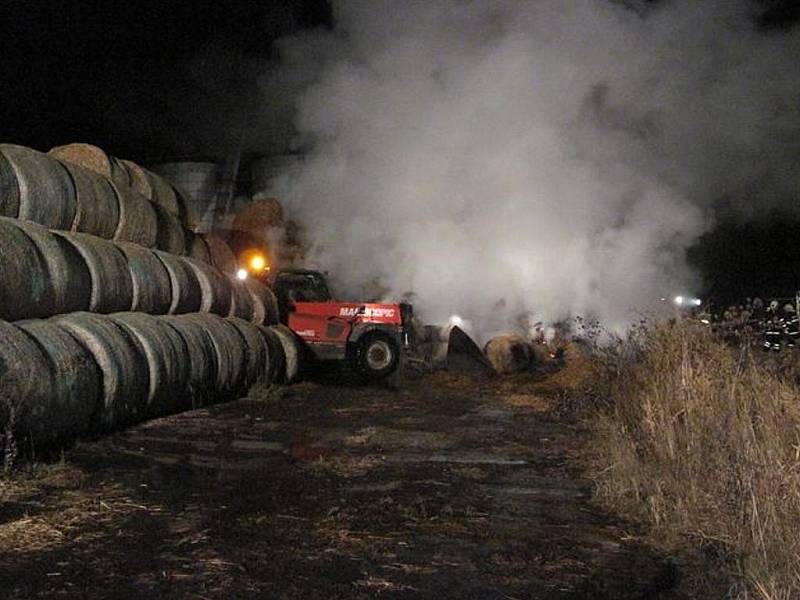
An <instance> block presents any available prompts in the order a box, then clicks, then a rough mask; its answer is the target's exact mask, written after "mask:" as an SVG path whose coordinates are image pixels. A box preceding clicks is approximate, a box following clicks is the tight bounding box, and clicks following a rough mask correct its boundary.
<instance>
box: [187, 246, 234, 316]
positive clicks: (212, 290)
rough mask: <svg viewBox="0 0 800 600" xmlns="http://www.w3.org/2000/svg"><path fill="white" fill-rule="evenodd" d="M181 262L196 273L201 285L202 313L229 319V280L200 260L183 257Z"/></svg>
mask: <svg viewBox="0 0 800 600" xmlns="http://www.w3.org/2000/svg"><path fill="white" fill-rule="evenodd" d="M181 260H183V261H184V262H185V263H186V264H187V265H189V267H190V268H191V269H192V270H193V271H194V274H195V277H197V281H198V282H199V283H200V290H201V293H202V296H201V297H202V301H201V303H200V312H208V313H213V314H215V315H220V316H223V317H227V316H228V314H230V311H231V284H230V281H229V280H228V278H227V277H225V276H224V275H223V274H222V273H220V272H219V271H218V270H217V269H215V268H214V267H212V266H211V265H209V264H206V263H204V262H201V261H199V260H194V259H193V258H187V257H182V258H181Z"/></svg>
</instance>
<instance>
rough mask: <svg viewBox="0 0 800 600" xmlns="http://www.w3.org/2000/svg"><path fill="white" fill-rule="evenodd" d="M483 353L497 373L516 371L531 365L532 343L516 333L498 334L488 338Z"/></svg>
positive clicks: (523, 369)
mask: <svg viewBox="0 0 800 600" xmlns="http://www.w3.org/2000/svg"><path fill="white" fill-rule="evenodd" d="M484 353H485V354H486V358H488V359H489V362H490V363H491V365H492V368H494V370H495V371H497V372H498V373H517V372H520V371H525V370H526V369H528V368H529V367H530V366H531V362H532V361H533V344H532V343H531V342H529V341H528V340H526V339H525V338H523V337H520V336H518V335H513V334H507V335H498V336H496V337H493V338H492V339H490V340H489V342H488V343H487V344H486V348H484Z"/></svg>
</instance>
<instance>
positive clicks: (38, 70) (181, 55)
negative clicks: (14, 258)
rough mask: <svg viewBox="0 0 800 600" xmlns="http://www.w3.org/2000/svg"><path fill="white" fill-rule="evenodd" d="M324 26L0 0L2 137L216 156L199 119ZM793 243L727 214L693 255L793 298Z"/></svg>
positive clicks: (292, 18)
mask: <svg viewBox="0 0 800 600" xmlns="http://www.w3.org/2000/svg"><path fill="white" fill-rule="evenodd" d="M760 4H761V7H762V13H761V18H760V26H761V27H764V28H769V29H787V28H791V27H793V26H795V24H796V23H797V22H798V20H800V3H798V2H796V1H793V0H780V1H762V2H761V3H760ZM331 23H332V13H331V7H330V5H329V2H327V1H325V0H291V1H273V2H270V1H267V0H262V1H234V2H218V3H189V2H163V1H153V2H147V1H143V0H127V1H125V2H119V1H113V0H112V1H108V2H100V1H82V2H78V1H75V0H71V1H64V0H2V4H0V39H1V40H2V42H3V46H2V52H0V81H2V85H3V91H2V94H0V117H1V118H0V141H3V142H11V143H17V144H23V145H27V146H32V147H34V148H37V149H40V150H47V149H48V148H50V147H52V146H54V145H59V144H63V143H69V142H73V141H83V142H89V143H93V144H96V145H99V146H101V147H103V148H104V149H106V150H107V151H108V152H109V153H111V154H114V155H117V156H123V157H129V158H132V159H134V160H138V161H140V162H144V163H147V162H157V161H159V160H165V159H168V158H174V157H180V156H186V155H195V156H200V155H207V157H208V158H218V157H214V156H211V155H210V154H211V153H212V152H213V151H210V150H209V140H208V139H204V138H203V137H202V135H199V134H197V133H196V130H197V127H196V125H197V123H198V122H203V121H207V120H213V119H215V118H221V119H223V120H224V118H225V114H230V113H232V112H235V111H237V110H241V108H242V103H243V102H247V101H248V100H247V99H248V98H249V97H250V96H251V95H252V93H254V90H255V83H254V81H253V73H254V70H253V68H252V67H253V65H260V64H265V63H268V62H269V61H270V60H271V59H273V58H274V57H275V49H274V45H273V42H274V40H275V39H277V38H279V37H281V36H284V35H287V34H289V33H292V32H294V31H297V30H299V29H302V28H306V27H329V26H330V25H331ZM198 56H200V57H202V56H206V57H210V58H212V59H213V58H214V57H218V58H220V60H219V61H218V63H217V68H219V64H222V65H223V66H224V65H226V64H229V65H230V71H228V72H224V76H225V78H226V79H225V80H224V81H222V82H220V84H219V86H218V87H216V88H214V89H211V90H208V89H202V87H198V83H197V81H196V80H193V79H192V78H191V76H189V75H187V71H188V70H189V67H187V65H191V64H193V61H196V60H197V57H198ZM241 65H245V66H244V67H242V66H241ZM165 91H166V93H165ZM228 91H229V92H230V93H226V92H228ZM796 101H800V100H796ZM219 115H222V116H219ZM165 124H166V125H165ZM176 131H177V132H181V134H180V135H176V133H175V132H176ZM225 143H227V142H226V141H225V140H221V144H222V145H224V144H225ZM798 240H800V224H799V223H798V222H797V220H796V218H795V217H789V216H787V215H779V214H776V215H769V216H768V217H767V218H765V219H762V221H761V222H760V223H757V224H752V225H741V224H737V225H734V224H732V223H726V222H724V221H723V222H722V223H721V224H720V225H719V226H718V227H717V228H716V229H715V230H714V231H713V232H711V233H709V234H707V235H706V236H705V237H704V238H703V240H702V241H701V243H700V244H699V245H698V246H697V247H696V248H694V249H693V250H692V252H691V255H690V256H691V260H692V261H693V262H694V264H696V265H697V266H699V267H700V269H701V271H702V273H703V275H704V278H705V279H706V281H707V284H708V290H707V291H708V292H709V293H711V294H713V295H715V296H717V297H718V298H720V299H727V298H731V299H735V298H738V297H742V296H745V295H767V296H769V295H788V294H792V293H793V292H794V290H795V289H796V288H798V287H800V243H798Z"/></svg>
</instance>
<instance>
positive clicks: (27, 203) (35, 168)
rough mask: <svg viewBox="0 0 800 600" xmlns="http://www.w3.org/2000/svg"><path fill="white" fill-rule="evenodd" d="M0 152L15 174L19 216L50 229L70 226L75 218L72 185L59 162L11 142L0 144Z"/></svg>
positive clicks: (68, 227) (73, 187)
mask: <svg viewBox="0 0 800 600" xmlns="http://www.w3.org/2000/svg"><path fill="white" fill-rule="evenodd" d="M0 153H1V154H3V156H5V158H6V160H7V161H8V163H9V164H10V165H11V167H12V168H13V169H14V174H15V175H16V177H17V185H18V186H19V212H18V216H19V218H20V219H25V220H27V221H33V222H34V223H39V224H41V225H44V226H45V227H50V228H52V229H70V228H71V227H72V222H73V221H74V220H75V186H73V185H72V179H71V178H70V176H69V174H68V173H67V170H66V169H65V168H64V167H63V166H62V165H61V163H60V162H58V161H57V160H55V159H54V158H52V157H50V156H48V155H47V154H43V153H41V152H37V151H36V150H32V149H31V148H25V147H24V146H15V145H13V144H0Z"/></svg>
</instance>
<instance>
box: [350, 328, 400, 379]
mask: <svg viewBox="0 0 800 600" xmlns="http://www.w3.org/2000/svg"><path fill="white" fill-rule="evenodd" d="M350 362H351V364H352V366H353V369H354V370H355V371H356V372H357V373H359V374H361V375H363V376H365V377H368V378H369V379H384V378H386V377H388V376H389V375H391V374H392V373H394V372H395V371H396V370H397V365H398V364H399V363H400V346H399V345H398V343H397V340H395V339H394V338H392V337H391V336H389V335H387V334H385V333H382V332H380V331H373V332H371V333H367V334H365V335H364V336H363V337H362V338H361V339H360V340H358V342H356V345H355V347H354V350H353V352H352V354H351V356H350Z"/></svg>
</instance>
